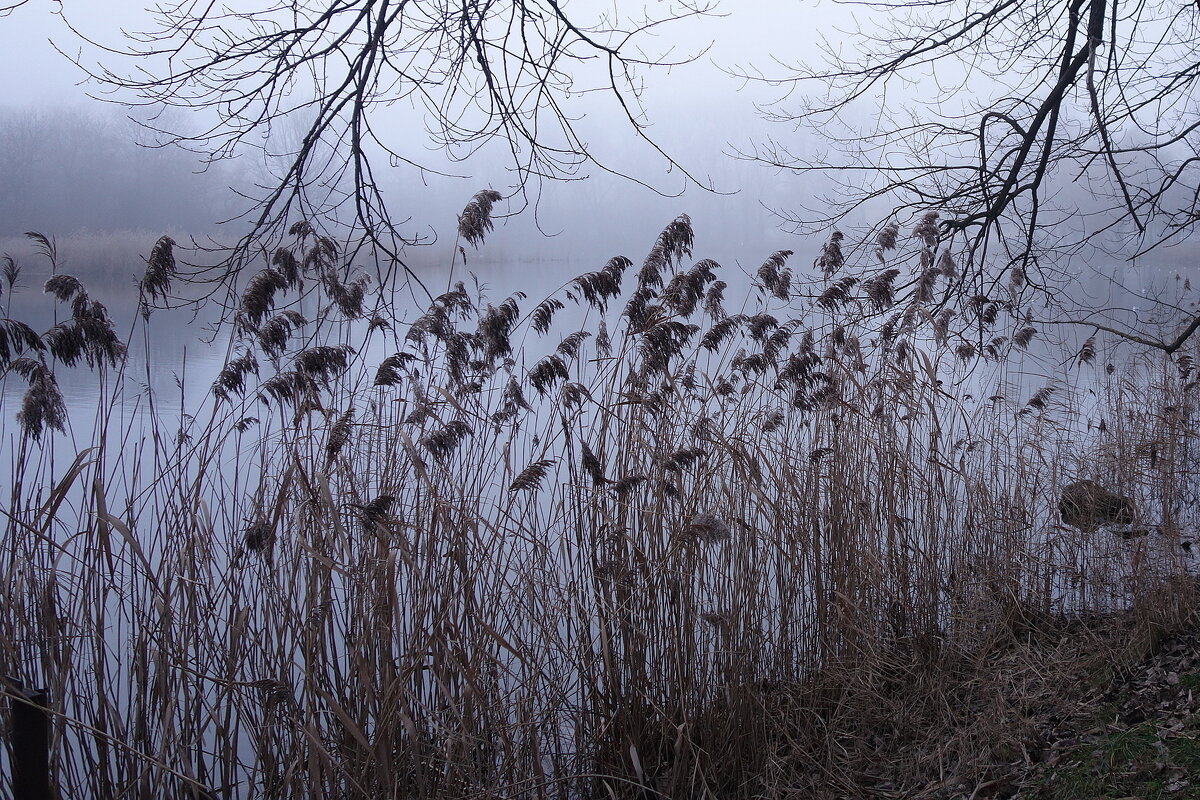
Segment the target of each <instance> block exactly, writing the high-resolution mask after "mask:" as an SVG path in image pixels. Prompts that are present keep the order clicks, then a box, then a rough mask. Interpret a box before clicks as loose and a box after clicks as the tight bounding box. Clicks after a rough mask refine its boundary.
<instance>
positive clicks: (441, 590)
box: [0, 217, 1196, 798]
mask: <svg viewBox="0 0 1200 800" xmlns="http://www.w3.org/2000/svg"><path fill="white" fill-rule="evenodd" d="M921 230H922V229H918V232H917V235H918V236H919V237H922V238H920V240H919V242H918V244H919V246H920V252H919V253H918V254H917V257H916V258H914V259H913V260H916V261H917V262H918V264H919V265H918V266H917V267H916V268H915V269H913V268H909V267H907V266H906V265H907V264H908V262H909V259H910V254H905V255H899V254H896V251H895V249H894V248H895V247H896V231H895V230H892V229H888V230H887V231H885V234H888V236H889V237H890V238H887V237H881V239H880V242H879V251H878V259H879V262H881V263H879V264H877V265H876V267H872V268H871V269H870V270H869V271H868V272H866V273H864V274H862V275H858V274H856V273H852V272H851V270H850V268H849V267H848V266H847V264H846V262H847V256H846V255H844V254H843V252H842V249H841V248H842V245H841V241H842V237H841V236H840V234H839V235H838V236H837V238H835V239H833V240H832V241H831V242H830V243H829V244H828V245H827V246H826V247H825V248H824V250H823V253H822V255H821V258H820V259H818V266H819V267H821V268H822V269H821V274H817V275H816V276H812V275H808V274H807V272H808V271H806V270H795V271H793V270H792V269H790V268H789V266H788V264H789V263H790V262H789V258H790V257H791V256H792V254H791V253H789V252H787V251H783V252H780V253H775V254H773V255H771V256H770V257H768V258H767V259H766V261H765V262H764V263H763V265H762V267H761V268H760V269H759V270H758V271H757V273H756V276H755V283H754V286H753V288H752V290H751V292H750V295H749V296H748V297H747V298H745V299H744V302H743V301H742V300H740V299H739V300H738V304H737V305H738V306H740V307H741V311H740V312H738V313H735V314H729V313H727V312H726V310H725V307H726V306H727V305H728V306H730V307H736V306H734V304H733V303H731V302H730V301H729V299H728V298H724V297H723V296H722V293H723V290H724V289H726V288H727V287H726V286H725V284H724V283H723V282H721V281H720V280H719V277H720V267H719V265H716V264H715V263H713V262H711V261H706V260H701V261H699V262H696V263H695V264H689V263H688V260H689V259H690V257H691V251H692V246H693V232H692V229H691V224H690V221H689V220H688V219H687V218H686V217H680V218H678V219H676V220H675V221H673V222H672V223H671V224H670V225H669V226H668V227H667V228H666V229H665V230H664V232H663V233H662V235H661V236H660V237H659V239H658V240H657V241H656V242H655V243H654V245H653V247H652V248H651V251H650V253H649V255H648V256H647V257H646V258H645V259H644V260H643V262H642V263H641V264H640V265H635V264H633V263H632V262H631V261H630V260H629V259H627V258H621V257H617V258H613V259H611V260H610V261H609V262H608V263H607V264H606V265H604V266H602V267H600V268H599V269H598V270H597V271H596V272H592V273H589V274H586V275H583V276H580V277H579V278H577V279H575V280H574V281H572V282H570V283H569V284H567V285H565V286H564V287H562V288H561V289H560V290H559V291H558V292H556V293H555V294H554V295H552V296H551V297H548V298H545V299H543V300H541V301H540V302H537V303H527V302H526V298H525V297H524V296H520V295H518V296H514V297H511V298H506V299H503V300H501V299H497V298H492V299H491V302H488V299H487V298H484V297H481V296H479V294H478V293H470V292H468V291H467V290H466V288H465V287H464V286H463V285H462V284H459V285H458V286H457V287H455V288H453V289H452V290H451V291H448V292H446V293H445V294H443V295H441V296H440V297H438V298H436V299H435V300H434V301H433V302H432V304H430V305H429V307H428V310H427V311H426V312H425V313H424V314H423V315H421V316H420V317H418V318H416V319H415V320H412V321H409V322H407V323H401V321H399V320H396V319H393V318H391V317H389V316H388V314H387V311H388V305H387V303H386V302H384V301H385V300H386V299H387V295H386V293H385V292H378V291H377V292H374V293H373V292H372V291H371V290H370V287H369V284H368V282H367V281H366V279H365V278H363V277H362V276H358V275H356V273H354V272H353V270H352V269H351V268H350V267H348V266H347V265H345V264H344V263H343V262H342V261H341V259H340V257H339V254H338V252H337V247H336V246H335V245H334V243H333V242H332V241H330V240H328V239H325V238H321V237H319V236H317V235H316V233H314V232H313V231H312V229H311V228H309V227H308V226H297V227H295V228H294V229H293V235H294V236H295V241H294V242H293V243H291V244H290V245H289V246H288V247H286V248H281V249H279V250H278V251H276V252H275V253H274V255H273V256H272V258H271V261H270V264H269V265H267V266H265V267H264V268H263V269H262V271H260V272H259V273H258V274H256V275H253V276H248V277H247V278H246V279H245V280H244V281H243V282H242V283H241V284H240V285H239V287H238V289H239V295H238V300H237V302H236V303H235V304H234V305H235V307H236V310H237V316H236V319H235V320H234V321H233V323H232V324H233V326H234V335H233V339H232V342H231V345H230V358H229V359H228V361H227V364H226V367H225V369H224V370H223V371H222V372H221V374H220V375H219V376H218V377H217V379H216V381H215V383H214V385H213V388H212V392H211V394H210V396H209V397H207V398H206V399H205V400H204V401H203V402H200V401H198V400H194V401H193V402H192V403H191V408H192V411H193V412H194V413H195V416H194V418H193V419H192V421H191V422H190V423H188V424H182V425H180V426H178V427H173V426H171V425H169V424H167V423H163V422H161V420H160V419H159V418H158V417H153V416H152V417H150V421H151V422H150V424H151V425H152V426H154V427H152V429H150V430H140V429H137V428H134V427H132V423H131V427H129V428H126V429H120V428H118V427H115V426H114V425H111V424H109V423H108V420H110V419H115V415H114V414H113V409H112V407H111V405H112V403H114V402H115V400H114V399H113V398H114V397H115V394H114V393H113V392H111V391H109V390H107V389H106V387H107V386H108V384H107V383H106V382H107V381H113V380H119V379H120V377H121V375H120V370H121V369H122V366H121V364H122V362H121V359H120V358H119V355H120V354H119V353H115V352H111V348H112V347H114V346H115V345H113V343H112V342H111V341H109V340H107V339H103V336H101V337H100V338H101V339H103V341H106V342H108V345H107V346H108V347H109V348H110V350H104V349H103V347H101V345H100V344H95V343H93V341H92V339H91V338H87V337H85V339H86V343H85V344H86V346H88V347H93V348H97V347H99V348H100V349H99V350H95V352H96V353H97V354H98V355H97V359H96V362H95V366H96V368H97V369H98V370H101V374H100V380H101V387H100V389H101V391H100V392H99V397H100V400H99V401H98V407H97V409H96V420H97V424H96V427H95V434H94V440H93V442H92V445H91V447H89V448H87V449H85V450H83V451H82V452H80V453H79V454H78V458H75V459H74V460H73V461H70V462H69V463H64V461H65V459H62V458H61V457H59V458H57V459H56V458H55V457H54V451H53V448H51V447H50V446H49V445H48V444H47V443H48V442H49V441H50V438H51V436H52V433H51V432H43V433H41V437H40V438H35V435H34V434H35V432H38V431H40V429H37V430H36V431H35V428H34V426H32V425H31V424H29V421H28V420H27V419H26V418H24V417H23V418H22V423H21V429H20V430H9V431H8V432H7V433H6V437H7V441H8V442H10V443H11V444H12V447H13V450H12V453H11V454H10V459H9V462H10V469H11V473H10V475H11V492H10V495H9V497H8V498H7V499H6V500H5V501H4V505H3V508H2V509H0V510H2V511H3V514H4V518H5V520H6V521H5V528H6V530H5V540H4V545H3V548H2V550H0V585H2V588H3V592H4V597H5V598H6V606H5V613H4V614H3V615H2V616H0V625H2V626H3V632H2V635H0V672H2V673H4V674H8V675H12V676H15V677H17V678H19V679H20V680H22V681H24V682H25V683H26V684H29V685H46V686H48V687H49V689H50V693H51V697H52V698H53V713H54V715H55V731H56V734H55V739H54V754H53V755H54V763H55V764H56V766H57V770H58V772H57V782H58V785H59V788H60V791H61V793H62V795H63V796H64V797H96V798H108V797H114V798H115V797H122V798H124V797H147V798H152V797H174V796H193V797H238V798H241V797H280V798H283V797H288V798H292V797H314V798H327V797H362V798H367V797H370V798H378V797H421V798H435V797H437V798H441V797H560V798H575V797H627V796H628V797H634V796H636V797H645V796H666V797H681V798H682V797H775V796H783V795H789V794H790V795H804V794H805V793H806V792H808V791H809V790H810V789H811V788H812V787H813V786H816V785H820V786H825V787H827V788H829V787H832V788H830V790H831V791H835V792H843V793H846V792H849V793H851V794H853V793H855V792H856V791H863V787H864V786H868V785H869V772H870V771H869V770H868V769H867V766H868V765H867V764H865V763H864V761H863V759H864V758H865V757H866V756H865V755H864V754H868V753H870V752H873V751H872V748H873V747H877V745H878V742H877V741H876V740H877V739H878V737H880V736H887V735H893V736H896V737H913V736H919V735H920V733H921V731H928V730H930V729H932V727H934V726H936V725H937V723H938V721H939V720H940V719H942V718H943V717H945V716H946V715H947V714H949V713H951V709H950V708H949V706H950V705H952V698H950V697H949V695H948V691H949V690H948V689H947V687H949V686H951V685H952V684H954V682H955V681H958V684H955V685H960V686H965V685H969V683H970V681H969V679H964V678H963V676H964V675H967V676H968V678H969V674H970V671H971V670H972V669H973V668H975V667H978V665H979V664H981V663H983V662H985V661H987V660H988V659H989V658H992V657H993V656H994V655H995V654H996V653H997V652H999V651H1000V650H1001V649H1002V648H1003V647H1004V646H1005V645H1006V643H1011V642H1012V641H1014V638H1015V637H1018V636H1019V635H1020V634H1021V632H1022V631H1027V630H1029V629H1030V628H1032V627H1036V626H1037V625H1039V624H1042V623H1044V622H1045V621H1047V620H1051V619H1054V618H1056V617H1061V616H1063V615H1085V614H1089V613H1107V612H1113V611H1117V610H1123V609H1134V611H1135V613H1136V614H1137V615H1138V619H1140V620H1143V621H1144V623H1145V624H1144V626H1143V627H1144V628H1145V629H1147V630H1148V629H1150V628H1153V627H1154V626H1164V625H1170V624H1174V623H1175V622H1177V621H1178V619H1179V618H1180V617H1181V615H1183V614H1184V613H1185V612H1186V608H1187V606H1188V603H1189V601H1190V600H1191V599H1192V593H1191V589H1190V584H1188V583H1187V582H1186V581H1183V580H1181V579H1180V577H1179V576H1180V575H1183V574H1185V573H1186V565H1185V564H1184V563H1183V562H1184V559H1185V558H1186V554H1185V553H1184V551H1183V550H1182V548H1180V547H1176V546H1175V545H1176V544H1178V543H1179V542H1180V541H1181V538H1180V532H1181V530H1186V529H1190V528H1191V526H1192V525H1194V523H1195V520H1194V519H1193V518H1192V514H1193V511H1194V500H1195V498H1194V492H1195V481H1194V480H1193V476H1192V475H1191V474H1190V471H1189V469H1190V468H1189V466H1188V465H1190V464H1191V463H1194V455H1195V454H1194V448H1195V446H1196V445H1195V436H1194V413H1195V409H1194V402H1193V399H1192V398H1193V394H1194V392H1193V389H1192V387H1193V386H1194V383H1192V382H1191V381H1192V378H1193V377H1194V374H1193V370H1192V367H1191V363H1190V361H1187V360H1182V361H1179V362H1171V361H1164V362H1162V363H1157V362H1154V361H1153V360H1151V359H1146V360H1144V361H1143V362H1141V363H1137V364H1132V363H1131V364H1128V365H1125V364H1122V366H1121V368H1120V369H1118V370H1116V371H1115V372H1114V373H1113V374H1112V375H1109V376H1106V375H1103V374H1102V370H1100V368H1099V367H1098V366H1097V365H1095V364H1088V365H1086V367H1087V369H1089V370H1092V374H1095V375H1096V376H1097V379H1096V380H1095V381H1094V382H1088V381H1081V382H1078V383H1077V384H1076V385H1075V386H1074V387H1072V385H1071V384H1062V385H1056V386H1055V387H1052V388H1053V389H1054V391H1050V390H1035V389H1033V388H1031V387H1029V386H1027V385H1024V384H1018V385H1015V386H1010V387H1009V388H1007V389H1003V388H1001V389H996V390H993V386H995V385H997V381H1000V382H1001V385H1002V381H1003V379H1004V377H1005V375H1006V370H1007V367H1006V366H1005V364H1006V363H1009V360H1010V359H1011V358H1013V357H1014V356H1013V355H1012V353H1010V352H1009V348H1011V347H1012V344H1011V339H1012V338H1016V339H1017V342H1018V344H1019V345H1020V346H1026V345H1028V344H1029V342H1030V339H1031V337H1032V335H1033V334H1032V333H1029V332H1024V333H1023V332H1022V331H1025V330H1026V329H1027V328H1028V327H1029V325H1028V324H1027V323H1026V322H1025V321H1024V320H1023V319H1022V318H1020V317H1019V315H1017V314H1016V313H1014V311H1013V309H1012V307H1011V306H1010V307H1005V306H1004V305H1003V304H1002V303H999V302H992V301H989V300H988V299H987V298H986V297H984V298H983V299H982V300H979V299H978V298H976V299H975V300H973V301H972V305H969V306H967V307H964V308H963V309H962V310H961V314H962V318H963V319H965V320H966V323H965V324H963V325H960V326H958V327H954V326H951V325H950V324H949V317H948V316H947V315H945V314H944V310H945V309H946V308H947V307H948V306H947V297H949V295H948V294H947V293H946V289H945V283H946V282H948V281H949V280H951V277H952V276H953V275H954V265H953V261H952V259H949V256H948V253H940V252H938V251H937V249H936V242H933V241H930V240H929V239H928V238H927V237H923V234H922V233H921ZM169 251H170V245H168V244H166V243H164V242H163V241H162V240H160V242H159V244H158V245H157V246H156V247H155V249H154V251H153V253H152V257H151V259H150V264H149V270H148V273H147V277H146V279H145V280H144V281H143V286H142V289H143V295H142V302H143V305H144V308H145V311H146V314H145V320H144V321H142V322H139V323H138V328H137V329H135V334H134V335H135V336H145V337H151V336H153V335H154V334H153V332H154V328H155V322H156V319H155V316H154V313H153V307H154V305H155V303H156V302H157V301H158V300H160V299H161V297H162V296H164V295H165V294H166V293H168V292H169V291H170V287H171V278H172V277H173V274H172V273H173V271H174V269H175V266H174V260H173V258H168V256H169V255H170V252H169ZM935 256H938V257H937V258H935ZM935 271H936V274H935ZM909 273H911V274H909ZM905 281H912V282H915V284H914V285H915V286H916V289H915V291H914V292H912V293H910V294H909V295H908V297H909V298H910V299H909V300H905V301H903V302H900V303H899V304H898V301H897V297H898V296H900V295H901V293H900V292H899V289H898V287H900V286H901V285H902V284H904V282H905ZM60 282H61V281H60ZM376 288H378V287H376ZM66 299H67V300H69V299H70V297H67V298H66ZM372 303H374V305H372ZM572 314H573V316H572ZM563 318H568V319H569V321H570V322H571V324H570V325H568V326H567V327H566V328H561V326H560V324H559V320H562V319H563ZM89 335H90V334H89ZM97 335H99V334H97ZM1002 338H1003V339H1004V340H1005V341H1001V339H1002ZM97 341H99V340H97ZM39 347H40V345H38V344H36V343H34V342H32V341H27V342H25V343H24V344H22V345H21V346H20V347H14V349H13V352H12V353H10V354H7V355H6V356H5V362H6V364H7V365H8V367H9V369H10V370H11V363H15V362H14V361H13V360H14V359H15V358H18V357H20V358H25V359H27V360H29V361H30V362H31V363H37V364H45V365H47V367H61V366H62V364H61V363H60V362H61V361H62V359H61V358H59V359H58V360H57V361H56V357H58V356H60V355H61V353H59V352H57V351H54V350H52V348H50V347H49V346H48V345H47V346H46V347H45V348H43V349H39ZM81 352H92V351H81ZM1014 352H1016V351H1014ZM100 356H103V358H100ZM110 356H111V358H110ZM1083 368H1084V367H1083V366H1080V367H1079V368H1078V369H1083ZM30 370H32V368H30V369H29V370H27V371H30ZM22 374H24V373H22ZM18 377H20V375H14V374H9V375H8V377H7V380H16V379H17V378H18ZM1039 389H1040V387H1039ZM989 395H990V396H989ZM4 414H5V419H4V423H3V424H4V425H6V426H12V425H13V415H12V414H11V413H10V411H9V409H5V410H4ZM1101 419H1103V420H1104V423H1105V424H1104V426H1103V430H1101V429H1099V428H1098V427H1097V426H1098V423H1099V420H1101ZM139 424H140V423H139ZM1077 478H1089V479H1095V480H1097V481H1098V482H1100V483H1102V484H1104V485H1108V486H1112V487H1117V488H1120V489H1121V491H1123V492H1125V493H1128V494H1131V495H1132V496H1133V499H1134V500H1135V501H1136V503H1137V506H1138V508H1139V514H1140V518H1139V520H1138V523H1139V524H1141V525H1147V526H1150V525H1152V526H1155V529H1156V530H1155V533H1154V534H1153V535H1151V536H1150V537H1147V538H1143V539H1129V540H1125V539H1122V538H1121V537H1119V536H1114V535H1112V534H1111V533H1108V532H1106V531H1104V530H1101V531H1100V532H1096V533H1091V534H1084V533H1082V532H1080V531H1076V530H1072V529H1069V528H1067V527H1065V526H1064V525H1062V523H1061V521H1060V520H1059V519H1058V517H1057V514H1056V505H1057V502H1058V499H1057V493H1058V491H1059V490H1060V489H1061V487H1063V486H1064V485H1066V484H1068V483H1071V482H1072V481H1074V480H1076V479H1077ZM889 732H890V733H889ZM978 744H979V743H978V742H977V741H964V742H960V743H959V745H960V746H959V749H958V750H955V751H953V752H946V753H942V754H940V755H939V758H940V759H941V761H940V763H939V768H941V769H966V768H967V767H969V765H970V764H969V762H972V759H976V758H978V753H977V746H978ZM973 748H976V749H973ZM964 764H965V765H967V766H965V767H964V766H963V765H964Z"/></svg>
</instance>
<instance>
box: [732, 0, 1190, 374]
mask: <svg viewBox="0 0 1200 800" xmlns="http://www.w3.org/2000/svg"><path fill="white" fill-rule="evenodd" d="M846 5H847V6H848V7H849V8H852V9H854V10H855V13H856V15H857V17H856V21H855V24H854V26H853V28H852V32H850V33H847V34H845V35H844V36H842V37H841V38H839V39H836V40H832V39H827V40H826V48H825V51H826V52H825V56H826V57H825V59H824V63H823V64H818V63H815V62H816V61H817V59H815V58H810V59H807V60H808V63H801V64H798V65H794V66H788V65H780V66H779V67H778V68H777V69H776V72H775V74H771V73H768V72H766V71H762V70H759V71H753V72H748V73H746V75H747V77H750V78H752V79H756V80H762V81H767V82H770V83H774V84H776V85H778V86H780V87H781V88H782V89H783V90H784V92H785V95H784V97H783V99H781V101H780V102H779V103H778V104H777V105H775V106H773V107H772V110H771V115H772V116H773V117H774V118H775V119H777V120H780V121H783V122H787V123H789V124H790V127H791V129H792V130H794V131H795V130H799V131H802V132H803V133H806V134H808V135H810V136H811V137H812V138H813V139H815V140H816V141H818V142H820V143H822V144H823V146H822V147H818V148H812V149H809V148H808V147H807V146H806V147H805V149H804V150H801V149H800V147H799V146H797V145H794V144H792V142H794V141H795V139H792V140H790V141H782V140H778V139H777V140H774V141H767V142H763V143H759V144H757V145H752V146H750V147H747V148H744V149H741V150H739V152H738V155H740V156H742V157H746V158H752V159H757V160H760V161H762V162H765V163H767V164H770V165H773V166H776V167H783V168H786V169H789V170H793V171H795V172H797V173H800V174H813V173H819V174H823V175H826V176H827V177H828V178H829V179H830V180H831V181H832V182H833V184H834V186H835V189H834V190H833V191H832V192H830V193H829V196H827V197H825V198H822V199H823V201H824V202H822V203H819V204H816V205H813V206H812V207H811V208H809V209H807V210H802V211H800V212H796V213H794V214H792V213H789V214H788V216H789V218H790V220H791V221H792V222H793V223H795V224H796V225H797V226H798V227H799V228H802V229H810V230H812V229H819V228H823V227H827V226H828V225H830V224H834V223H837V222H838V221H840V220H843V219H845V217H846V215H847V214H848V213H851V212H854V211H862V212H868V216H873V218H875V219H880V218H884V219H883V221H881V223H880V224H881V225H882V224H884V222H886V216H887V215H888V214H889V212H890V214H892V215H894V216H896V217H900V218H904V217H905V216H906V215H909V216H912V215H920V214H923V213H925V212H927V211H930V210H934V211H937V212H939V213H940V219H939V221H938V232H939V237H940V240H941V241H942V242H943V243H948V242H950V241H953V242H954V243H955V244H956V246H957V248H959V250H960V252H961V255H959V256H958V261H959V264H960V267H962V270H963V274H962V276H961V277H960V279H959V281H960V282H959V284H958V286H959V288H960V290H962V291H963V293H964V294H966V295H968V296H986V297H992V296H994V295H995V294H996V293H997V290H998V289H999V288H1001V287H1003V285H1004V283H1005V282H1007V281H1008V280H1009V279H1010V275H1011V270H1012V269H1014V268H1015V269H1018V270H1020V271H1021V273H1022V274H1021V276H1020V278H1021V281H1022V284H1023V285H1024V286H1028V287H1030V288H1032V289H1033V290H1034V291H1036V290H1037V289H1039V288H1040V289H1041V290H1042V292H1043V295H1045V296H1047V297H1048V296H1050V295H1052V294H1053V293H1054V292H1055V290H1056V285H1057V284H1058V283H1059V282H1060V279H1061V277H1062V275H1063V273H1062V272H1061V270H1062V269H1063V263H1064V262H1063V261H1062V259H1061V258H1059V257H1061V256H1071V255H1079V254H1087V253H1092V254H1094V253H1097V252H1099V253H1106V254H1118V253H1119V254H1120V255H1122V256H1124V257H1130V256H1136V255H1142V254H1145V253H1146V252H1148V251H1150V250H1152V249H1153V248H1155V247H1157V246H1159V245H1162V244H1165V243H1170V242H1176V241H1181V240H1182V239H1184V238H1186V237H1188V236H1189V235H1191V234H1192V233H1193V231H1194V229H1195V227H1196V224H1197V222H1198V221H1200V205H1198V204H1200V156H1198V153H1200V149H1198V145H1200V138H1198V137H1200V134H1198V132H1197V129H1198V128H1200V110H1198V109H1197V107H1196V104H1195V94H1196V91H1197V89H1198V88H1200V69H1198V67H1197V65H1198V64H1200V6H1197V5H1195V4H1187V3H1142V2H1137V3H1134V2H1123V1H1122V0H1114V1H1113V2H1106V0H1055V1H1054V2H1049V3H1023V2H1018V1H1017V0H990V1H989V2H984V3H979V2H971V1H970V0H938V1H937V2H927V3H910V2H899V1H898V0H885V1H882V2H855V3H847V4H846ZM806 58H807V57H806ZM807 144H808V143H807V142H806V145H807ZM814 153H815V154H814ZM882 204H886V205H882ZM1188 318H1189V319H1190V315H1189V316H1188ZM1194 329H1195V328H1194V327H1190V328H1189V327H1187V326H1185V327H1184V332H1185V333H1186V335H1190V334H1191V332H1192V331H1194ZM1123 333H1126V334H1128V333H1131V331H1129V330H1124V331H1123ZM1186 335H1185V336H1184V338H1186ZM1143 343H1149V344H1152V345H1154V346H1156V347H1162V348H1164V349H1168V350H1169V351H1173V350H1174V349H1177V348H1178V346H1179V345H1180V344H1182V340H1178V339H1176V338H1172V337H1168V338H1165V339H1163V340H1162V341H1159V340H1158V339H1154V340H1147V341H1145V342H1143Z"/></svg>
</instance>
